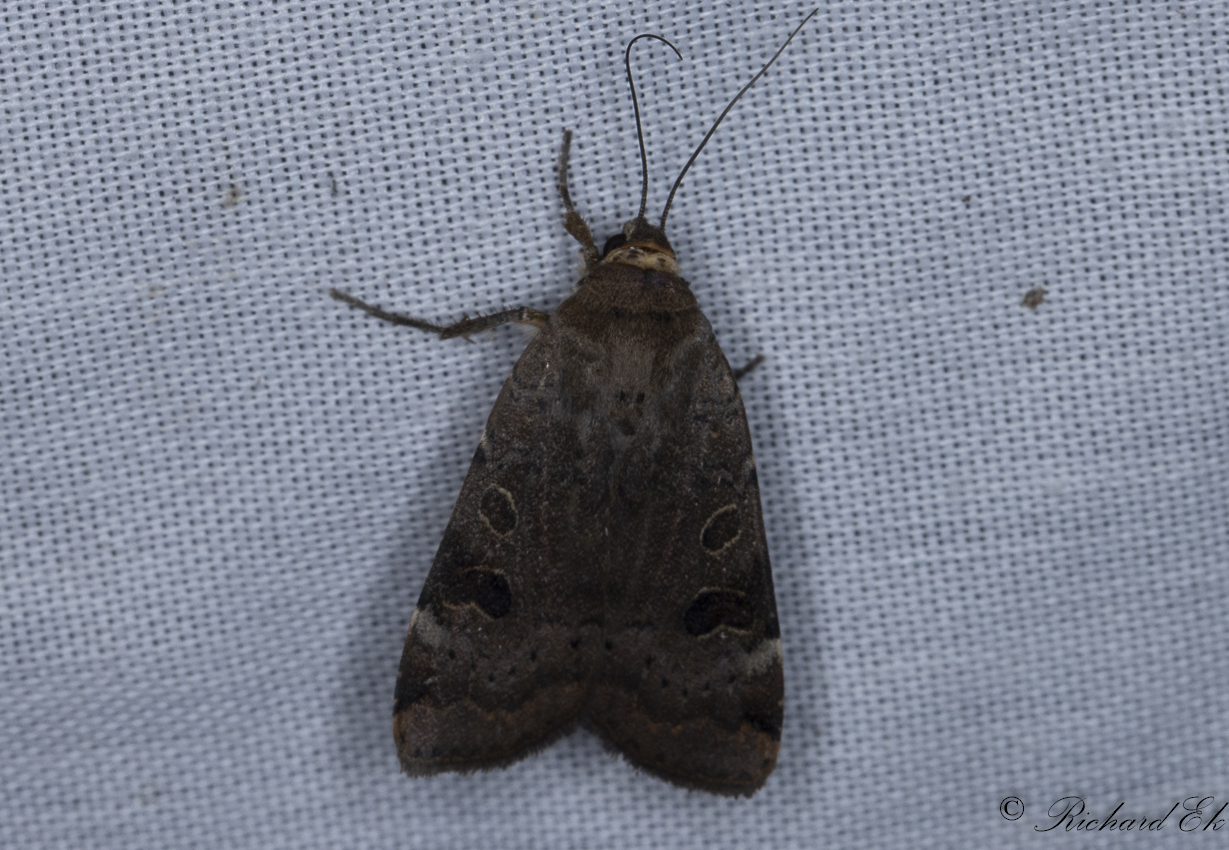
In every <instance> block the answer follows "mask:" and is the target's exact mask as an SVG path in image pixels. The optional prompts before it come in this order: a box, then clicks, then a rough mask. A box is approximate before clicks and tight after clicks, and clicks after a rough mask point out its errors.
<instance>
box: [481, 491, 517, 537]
mask: <svg viewBox="0 0 1229 850" xmlns="http://www.w3.org/2000/svg"><path fill="white" fill-rule="evenodd" d="M478 511H479V512H480V513H481V514H482V518H483V519H484V520H486V524H487V525H489V526H490V527H491V531H494V532H495V533H496V534H498V535H499V536H500V537H506V536H507V535H509V534H511V533H512V529H514V528H516V519H517V516H516V503H515V502H514V501H512V494H511V493H509V492H508V491H507V490H505V489H504V488H503V487H500V486H498V485H495V484H492V485H491V486H490V487H487V488H486V492H485V493H483V494H482V501H481V502H480V503H479V505H478Z"/></svg>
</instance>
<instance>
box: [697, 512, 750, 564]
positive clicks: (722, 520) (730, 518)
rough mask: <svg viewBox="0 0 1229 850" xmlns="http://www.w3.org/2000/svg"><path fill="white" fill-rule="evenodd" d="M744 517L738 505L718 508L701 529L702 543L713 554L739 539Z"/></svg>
mask: <svg viewBox="0 0 1229 850" xmlns="http://www.w3.org/2000/svg"><path fill="white" fill-rule="evenodd" d="M741 522H742V517H741V516H739V514H738V506H737V505H726V506H725V507H724V508H718V509H717V510H716V511H714V512H713V515H712V516H710V517H709V518H708V522H706V523H704V528H703V529H701V530H700V545H701V546H703V547H704V548H705V549H707V550H708V551H709V552H711V553H712V554H714V555H715V554H717V553H718V552H720V551H721V550H722V549H724V548H726V547H727V546H729V545H730V544H731V543H733V542H734V541H735V540H737V539H738V534H739V524H740V523H741Z"/></svg>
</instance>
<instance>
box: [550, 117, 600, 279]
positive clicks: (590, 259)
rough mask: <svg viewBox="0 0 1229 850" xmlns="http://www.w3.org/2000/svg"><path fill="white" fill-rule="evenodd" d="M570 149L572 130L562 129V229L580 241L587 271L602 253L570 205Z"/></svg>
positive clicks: (560, 174) (598, 260)
mask: <svg viewBox="0 0 1229 850" xmlns="http://www.w3.org/2000/svg"><path fill="white" fill-rule="evenodd" d="M571 150H572V131H571V130H564V131H563V148H562V149H561V150H560V151H559V196H560V197H561V198H563V207H564V209H565V210H566V212H565V213H564V216H563V229H564V230H566V231H567V232H568V233H569V234H570V235H571V236H572V238H573V239H575V240H576V241H577V242H579V243H580V246H581V250H580V256H581V258H583V259H584V261H585V271H586V272H588V271H590V270H592V269H595V268H597V264H598V263H599V262H601V259H602V255H601V252H599V251H598V250H597V243H596V242H594V241H593V234H592V233H590V232H589V225H588V224H586V223H585V220H584V219H583V218H581V217H580V213H578V212H577V211H576V208H575V207H573V206H572V195H571V193H569V192H568V156H569V154H570V153H571Z"/></svg>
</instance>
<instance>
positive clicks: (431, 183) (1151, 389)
mask: <svg viewBox="0 0 1229 850" xmlns="http://www.w3.org/2000/svg"><path fill="white" fill-rule="evenodd" d="M806 11H808V9H807V8H806V7H801V6H798V7H796V6H793V5H788V4H787V5H784V6H783V5H781V4H779V3H778V4H769V3H754V2H744V3H737V4H728V3H720V4H713V3H683V2H680V3H653V4H641V3H633V4H626V5H624V4H618V3H616V4H610V3H604V4H602V3H502V4H496V3H479V2H464V3H462V2H446V3H420V4H399V3H395V2H394V3H384V2H371V0H346V2H341V0H322V2H320V3H315V4H307V5H286V4H268V3H265V4H262V3H259V2H252V3H218V4H215V3H206V4H173V3H169V2H152V0H151V2H113V3H76V4H66V3H54V4H44V3H37V2H36V3H23V4H10V5H9V6H8V7H6V9H5V12H4V15H3V16H2V17H0V100H2V102H3V107H4V121H3V124H2V125H0V189H2V191H0V249H2V251H3V263H2V265H0V276H2V277H3V283H4V286H3V292H4V302H3V310H2V311H0V358H2V361H3V364H4V366H3V373H2V375H0V417H2V424H3V440H4V452H3V457H4V460H5V470H4V473H3V475H0V499H2V501H3V505H2V506H0V570H2V572H0V596H2V598H0V725H2V728H3V742H4V743H3V754H2V755H3V757H2V758H0V845H3V846H4V847H14V848H16V847H20V848H51V847H63V848H74V850H77V848H81V847H97V848H196V847H200V848H217V847H227V848H249V847H250V848H281V847H286V848H295V850H306V848H315V847H321V848H336V847H388V848H393V847H396V848H415V847H422V848H473V847H481V848H497V847H498V848H546V847H549V848H554V847H559V848H574V847H584V848H620V850H624V849H625V848H642V847H643V848H687V847H695V848H701V847H702V848H722V847H729V848H746V847H771V848H794V847H797V848H816V847H852V846H857V847H865V848H877V847H883V848H900V847H944V848H948V847H970V848H972V847H978V848H980V847H1005V848H1010V847H1030V846H1038V847H1051V846H1058V845H1056V844H1055V843H1054V842H1055V841H1056V840H1060V839H1058V838H1057V836H1056V835H1055V834H1054V832H1050V833H1046V834H1040V833H1038V832H1037V831H1036V830H1035V827H1042V828H1044V827H1046V826H1049V825H1050V824H1051V820H1049V819H1048V818H1047V817H1046V815H1045V811H1046V808H1047V807H1048V806H1049V805H1050V803H1052V802H1053V801H1055V800H1057V799H1059V798H1060V797H1063V796H1066V795H1082V796H1083V797H1084V798H1086V800H1087V806H1088V809H1089V816H1096V817H1100V816H1101V815H1102V814H1108V813H1109V811H1110V810H1111V809H1113V808H1114V807H1115V806H1116V805H1117V804H1118V803H1119V802H1123V803H1124V804H1125V805H1124V808H1123V809H1122V810H1121V811H1120V812H1119V814H1118V817H1119V818H1125V817H1139V816H1141V815H1142V816H1145V817H1147V818H1149V819H1152V818H1160V817H1161V816H1162V815H1164V814H1165V812H1166V811H1167V810H1168V809H1169V808H1170V806H1171V805H1173V804H1174V803H1175V802H1180V801H1182V800H1185V799H1187V798H1189V797H1191V796H1192V795H1197V796H1209V795H1210V796H1214V797H1215V798H1216V802H1215V806H1214V808H1213V811H1214V810H1215V808H1218V807H1219V806H1220V805H1221V804H1222V803H1223V802H1225V801H1227V800H1229V769H1227V766H1229V761H1227V759H1226V753H1227V752H1229V728H1227V727H1226V724H1225V722H1224V718H1225V717H1226V715H1227V714H1229V653H1227V652H1226V646H1227V645H1229V616H1226V615H1227V613H1229V610H1227V609H1229V603H1227V602H1226V592H1225V581H1224V578H1225V575H1226V568H1227V567H1229V555H1227V553H1229V377H1227V369H1226V366H1227V360H1229V348H1227V344H1226V339H1227V333H1229V280H1227V275H1226V271H1225V269H1226V250H1227V248H1229V225H1227V221H1229V219H1227V217H1226V212H1227V205H1229V121H1227V116H1229V78H1227V75H1226V67H1227V65H1229V47H1227V45H1229V7H1227V6H1226V4H1225V3H1224V2H1223V0H1216V2H1212V1H1211V0H1186V1H1185V2H1172V3H1163V2H1155V3H1154V2H1106V3H1093V4H1090V3H1086V2H1075V0H1053V2H1050V3H1044V4H1038V3H1027V2H1010V1H1009V0H997V2H981V0H976V2H957V3H933V2H925V3H924V2H920V0H919V2H915V3H886V4H885V3H855V2H852V0H845V2H839V3H831V4H828V5H825V6H824V7H823V8H822V10H821V12H820V14H819V15H818V16H816V18H815V19H814V20H812V21H811V23H810V24H809V25H808V27H807V28H806V29H805V30H804V31H803V32H802V34H801V35H800V36H799V37H798V39H797V40H796V42H795V44H794V45H793V46H792V47H791V49H790V50H789V52H787V53H786V54H785V56H783V57H782V59H781V61H780V62H779V64H778V65H777V66H776V67H774V68H773V70H771V71H770V72H769V73H768V74H767V75H766V76H765V77H764V78H763V79H762V80H761V81H760V83H759V84H757V86H756V87H755V88H754V89H752V91H751V92H750V93H749V94H748V96H747V97H746V98H745V99H744V100H743V102H742V103H740V104H739V106H738V107H737V108H736V109H735V111H734V112H733V113H732V114H731V115H730V117H729V118H728V119H727V121H726V123H725V124H724V125H723V127H722V129H721V130H720V131H719V133H718V134H717V136H716V137H715V138H714V140H713V142H712V143H711V145H710V146H709V148H708V149H707V150H706V151H705V153H704V155H703V156H702V157H701V159H700V160H699V162H698V164H697V165H696V167H695V168H693V170H692V172H691V174H690V175H689V177H688V179H687V182H686V183H685V184H684V187H683V189H682V191H681V192H680V194H679V197H678V199H677V201H676V203H675V207H674V209H673V211H672V213H671V218H670V233H671V238H672V240H673V243H674V246H675V248H676V249H677V251H678V254H679V259H680V262H681V263H682V267H683V274H684V276H685V277H686V278H687V279H688V280H690V281H691V282H692V287H693V289H694V290H695V291H696V293H697V296H698V297H699V299H700V302H701V304H702V305H703V307H704V309H705V311H706V313H707V315H708V317H709V319H710V320H711V321H712V323H713V325H714V327H715V329H716V331H717V335H718V338H719V339H720V340H721V342H722V345H723V347H724V348H725V351H726V353H727V354H728V356H729V358H730V360H731V361H735V362H738V361H745V360H746V359H749V358H750V357H751V356H753V355H754V354H756V353H757V352H763V353H764V354H765V355H766V357H767V360H766V362H765V364H764V365H763V366H762V367H760V369H759V370H757V371H756V372H755V373H754V374H753V375H751V376H749V377H748V378H747V379H745V380H744V381H743V382H742V383H743V395H744V398H745V400H746V404H747V409H748V414H749V416H750V419H751V430H752V435H753V438H754V441H755V446H756V453H757V457H758V459H759V468H760V483H761V487H762V495H763V502H764V512H765V520H766V523H767V528H768V535H769V540H770V545H771V550H772V556H773V567H774V575H775V580H776V586H777V600H778V606H779V610H780V618H781V629H782V632H783V635H784V645H785V653H786V656H785V657H786V699H787V704H786V712H785V732H784V738H783V745H782V751H781V759H780V764H779V767H778V769H777V772H776V773H775V774H774V775H773V777H772V778H771V779H770V781H769V783H768V785H767V786H766V787H765V788H764V789H763V790H762V791H761V792H760V793H759V794H758V795H757V796H756V797H754V798H753V799H751V800H742V801H730V800H725V799H721V798H715V797H711V796H708V795H705V794H701V793H694V792H687V791H683V790H679V789H676V788H674V787H673V786H670V785H667V784H665V783H663V782H660V781H658V780H656V779H653V778H651V777H648V776H646V775H644V774H640V773H637V772H636V771H635V770H633V769H632V768H630V767H628V766H627V765H626V764H625V763H624V762H622V761H621V760H620V759H618V758H617V757H614V756H611V755H609V754H608V753H607V752H605V751H604V750H603V749H602V747H601V745H600V744H599V743H598V742H597V741H596V740H595V739H593V738H592V737H591V736H589V735H588V734H586V733H583V732H581V733H577V734H575V735H573V736H571V737H569V738H566V739H564V740H563V741H561V742H559V743H558V744H556V745H555V746H553V747H551V748H550V749H548V750H546V751H544V752H543V753H541V754H539V755H537V756H535V757H532V758H530V759H528V760H526V761H524V762H522V763H520V764H518V765H515V766H513V767H511V768H509V769H507V770H502V771H497V772H492V773H485V774H481V775H476V776H468V777H457V776H444V777H438V778H434V779H430V780H410V779H407V778H405V777H403V776H401V775H399V773H398V768H397V761H396V755H395V752H394V747H393V742H392V735H391V717H390V713H391V705H392V692H393V683H394V677H395V673H396V667H397V662H398V659H399V657H400V653H401V643H402V639H403V637H404V634H405V629H406V626H407V623H408V618H409V614H410V611H411V609H412V607H413V604H414V601H415V599H416V598H417V595H418V592H419V590H420V588H421V586H422V582H423V579H424V577H425V575H426V572H427V569H428V567H429V565H430V563H431V558H432V556H433V554H434V552H435V548H436V546H437V544H438V542H439V539H440V536H441V534H442V532H443V529H444V525H445V523H446V521H447V518H448V515H449V511H450V510H451V507H452V502H453V499H454V498H455V496H456V494H457V492H458V490H459V488H460V484H461V480H462V477H463V475H464V472H465V470H466V468H467V465H468V463H469V460H470V457H471V455H472V452H473V449H474V446H475V445H476V441H477V439H478V435H479V433H480V431H481V429H482V424H483V422H484V421H485V418H486V415H487V413H488V411H489V409H490V407H491V404H492V402H493V401H494V398H495V395H496V393H497V391H498V388H499V386H500V384H501V382H502V381H503V379H504V377H505V376H506V374H507V373H508V372H509V370H510V369H511V366H512V364H513V362H514V361H515V358H516V356H517V354H518V353H519V351H520V349H521V348H522V347H523V344H524V341H523V338H522V337H521V336H520V335H519V334H518V333H517V332H516V331H515V330H512V329H508V328H505V329H501V330H499V331H496V332H494V333H493V334H492V335H491V336H490V338H485V339H479V340H476V344H473V345H470V344H467V343H465V342H464V341H450V342H446V343H441V342H439V341H437V340H434V339H433V338H431V337H430V336H429V335H427V334H423V333H419V332H415V331H412V330H409V329H404V328H394V327H391V326H388V325H383V324H381V323H378V322H375V321H373V320H371V319H368V318H365V317H363V316H361V315H360V314H358V313H356V312H355V311H352V310H349V309H347V308H345V307H343V306H342V305H340V304H338V303H337V302H335V301H332V300H330V299H329V298H328V297H327V296H326V292H327V290H328V288H329V287H330V286H338V287H341V288H344V289H347V290H349V291H351V292H353V293H354V294H356V295H358V296H360V297H363V298H366V299H369V300H373V301H375V302H378V303H380V304H381V305H383V306H386V307H388V308H390V309H398V310H401V311H404V312H408V313H412V314H416V315H424V316H427V317H430V318H436V319H443V320H449V319H454V318H457V317H459V316H460V315H461V314H463V313H466V312H469V313H470V314H473V313H475V312H487V311H490V310H493V309H499V308H503V307H507V306H516V305H522V304H523V305H528V306H532V307H536V308H539V309H545V310H550V309H553V307H554V305H555V304H557V303H558V302H559V300H560V299H561V298H562V297H563V296H564V295H565V294H566V293H567V292H568V291H569V289H570V287H571V286H572V284H573V283H574V281H575V275H576V269H577V260H576V246H575V244H574V243H573V242H572V241H571V240H570V239H569V237H568V236H567V235H566V234H565V233H564V231H563V228H562V225H561V214H560V204H559V201H558V198H557V197H556V194H555V189H554V164H555V161H556V157H557V155H558V147H559V142H560V138H561V133H562V130H563V129H564V128H565V127H569V128H572V129H573V130H574V131H575V133H576V138H575V144H574V147H573V167H572V179H573V194H574V197H575V198H576V201H577V205H578V207H579V209H580V210H581V212H582V213H583V214H585V215H586V216H587V217H588V219H589V221H590V223H591V224H592V225H593V226H594V230H595V233H596V234H597V235H598V237H599V242H600V240H601V239H604V238H605V236H607V235H609V234H610V233H611V232H613V230H614V229H615V228H617V227H618V226H619V225H620V224H621V223H622V222H623V221H624V220H626V219H627V218H629V217H630V216H631V215H632V214H633V213H634V211H635V205H636V203H637V200H638V191H639V180H640V178H639V173H638V156H637V151H636V148H635V137H634V129H633V126H634V125H633V119H632V112H631V105H630V100H629V98H628V94H627V87H626V83H625V81H624V79H623V67H622V59H623V47H624V45H625V44H626V42H627V40H628V39H629V38H631V37H632V36H633V35H635V34H637V33H640V32H646V31H648V32H656V33H660V34H662V35H664V36H665V37H667V38H670V39H672V40H673V41H674V42H675V43H676V44H677V45H678V46H679V49H680V50H681V51H682V52H683V54H684V61H682V62H679V61H678V60H677V59H676V58H674V57H673V55H672V54H670V53H669V52H668V51H667V50H665V48H663V47H661V46H660V45H655V44H653V43H651V42H646V43H642V44H640V45H638V46H637V49H636V57H635V65H636V68H637V73H638V78H639V79H638V82H639V88H640V89H641V92H642V106H643V111H644V118H645V128H646V135H647V139H648V146H649V157H650V167H651V172H652V187H653V189H652V193H651V198H650V210H651V211H652V210H659V209H660V207H661V204H662V203H663V202H664V200H665V193H666V191H667V190H668V188H669V184H670V182H671V181H672V180H673V178H674V176H675V175H676V174H677V171H678V169H679V167H681V165H682V163H683V161H684V160H685V159H686V156H687V154H688V153H689V152H690V150H691V149H692V147H693V146H694V145H695V144H696V143H697V142H698V140H699V139H700V137H701V136H702V135H703V133H704V131H705V129H706V128H707V126H708V124H709V122H711V121H712V119H713V118H714V117H715V116H716V115H717V114H718V113H719V112H720V110H721V107H722V106H723V104H724V102H725V101H726V99H727V98H728V97H729V96H730V95H731V94H732V93H733V92H735V91H737V89H738V88H739V87H740V86H741V85H742V84H743V83H744V82H745V81H746V80H747V79H749V78H750V77H751V75H752V74H754V72H755V71H756V70H757V69H758V68H759V66H760V65H761V64H762V62H763V61H764V60H765V59H766V58H767V57H768V56H770V55H771V53H772V52H773V50H775V48H776V47H777V46H778V45H779V44H780V42H781V40H782V39H783V38H784V37H785V36H786V35H787V34H788V32H789V31H790V29H791V28H792V27H793V26H794V24H796V23H797V21H799V20H800V19H801V17H802V16H803V14H805V12H806ZM1036 287H1044V289H1046V290H1047V292H1048V295H1047V297H1046V299H1045V302H1044V303H1043V304H1041V306H1040V307H1038V308H1037V309H1035V310H1033V309H1027V308H1025V307H1024V306H1022V305H1021V299H1022V298H1023V296H1024V295H1025V293H1026V292H1028V291H1030V290H1032V289H1034V288H1036ZM1013 795H1014V796H1016V797H1018V798H1020V801H1021V802H1022V803H1023V805H1024V814H1023V816H1022V817H1021V818H1020V819H1018V820H1007V819H1005V818H1004V817H1003V815H1002V814H1001V813H1000V801H1002V800H1003V799H1004V798H1007V797H1009V796H1013ZM1184 813H1185V812H1184V810H1182V809H1181V807H1180V808H1179V810H1178V812H1177V814H1176V815H1172V816H1171V817H1170V819H1169V820H1168V821H1167V822H1166V823H1165V826H1164V828H1163V829H1162V830H1161V831H1159V832H1154V834H1153V835H1151V836H1148V837H1146V838H1144V837H1141V838H1140V839H1139V840H1140V841H1141V842H1143V843H1147V844H1148V846H1150V847H1169V846H1173V847H1179V846H1180V847H1187V846H1191V845H1190V840H1192V839H1191V837H1190V836H1184V835H1183V834H1182V833H1181V831H1180V828H1179V817H1180V816H1182V815H1183V814H1184ZM1209 814H1210V812H1209ZM1227 815H1229V810H1226V814H1223V815H1222V816H1221V817H1222V818H1225V817H1226V816H1227ZM1187 823H1188V824H1190V823H1191V822H1190V821H1187ZM1137 828H1138V827H1137ZM1062 831H1064V830H1063V827H1062V826H1061V825H1060V827H1059V828H1058V829H1057V830H1055V832H1062ZM1224 832H1229V826H1226V827H1224V828H1223V829H1222V838H1220V839H1215V840H1223V833H1224ZM1211 834H1212V831H1211V830H1209V831H1208V832H1207V833H1204V836H1205V839H1207V838H1209V837H1210V836H1211ZM1073 840H1074V839H1073ZM1120 840H1122V841H1126V842H1127V843H1132V842H1134V841H1135V840H1136V837H1131V838H1129V839H1128V838H1127V837H1126V836H1123V837H1122V838H1121V839H1120ZM1203 843H1204V844H1206V843H1207V841H1206V840H1205V841H1204V842H1203ZM1064 846H1065V845H1064ZM1139 846H1143V844H1142V843H1141V844H1140V845H1139Z"/></svg>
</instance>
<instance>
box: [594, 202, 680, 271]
mask: <svg viewBox="0 0 1229 850" xmlns="http://www.w3.org/2000/svg"><path fill="white" fill-rule="evenodd" d="M602 262H603V263H621V264H623V265H625V266H635V267H636V268H639V269H649V270H651V271H659V272H664V273H665V274H672V275H677V274H678V273H679V264H678V260H677V259H676V258H675V256H674V249H673V248H671V247H670V240H669V239H667V238H666V232H665V231H664V230H662V229H661V228H660V227H654V226H653V225H651V224H649V222H648V221H647V220H646V219H645V218H644V216H637V217H636V218H633V219H632V220H631V221H629V222H628V223H627V224H625V225H623V232H622V233H616V234H615V235H614V236H611V237H610V238H609V239H607V240H606V247H604V248H603V249H602Z"/></svg>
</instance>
